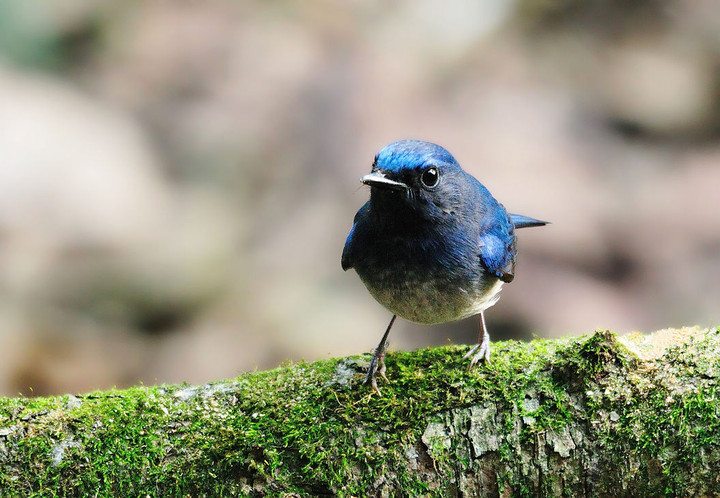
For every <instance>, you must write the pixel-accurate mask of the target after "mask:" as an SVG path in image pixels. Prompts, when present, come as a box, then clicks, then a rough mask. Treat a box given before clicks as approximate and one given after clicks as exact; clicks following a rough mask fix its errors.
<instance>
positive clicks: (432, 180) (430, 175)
mask: <svg viewBox="0 0 720 498" xmlns="http://www.w3.org/2000/svg"><path fill="white" fill-rule="evenodd" d="M420 181H421V182H422V184H423V185H424V186H426V187H428V188H432V187H435V186H437V184H438V183H439V182H440V171H438V169H437V168H436V167H435V166H431V167H429V168H427V169H426V170H425V171H423V172H422V175H420Z"/></svg>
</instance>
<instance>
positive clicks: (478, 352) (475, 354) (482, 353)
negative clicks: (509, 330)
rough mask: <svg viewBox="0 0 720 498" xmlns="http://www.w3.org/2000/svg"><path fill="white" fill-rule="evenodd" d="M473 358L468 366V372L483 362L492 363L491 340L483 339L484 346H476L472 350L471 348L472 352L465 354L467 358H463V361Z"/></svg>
mask: <svg viewBox="0 0 720 498" xmlns="http://www.w3.org/2000/svg"><path fill="white" fill-rule="evenodd" d="M471 356H472V359H471V360H470V364H469V365H468V370H471V369H472V368H473V367H475V365H477V364H478V363H480V362H481V361H483V360H484V361H485V363H490V338H489V337H487V338H483V342H482V344H475V345H474V346H473V347H472V348H470V351H468V352H467V353H465V356H463V357H462V359H463V360H467V359H468V358H470V357H471Z"/></svg>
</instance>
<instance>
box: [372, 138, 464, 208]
mask: <svg viewBox="0 0 720 498" xmlns="http://www.w3.org/2000/svg"><path fill="white" fill-rule="evenodd" d="M468 176H469V175H466V174H465V172H464V171H463V170H462V169H461V168H460V165H459V164H458V163H457V161H456V160H455V158H454V157H453V156H452V155H451V154H450V153H449V152H448V151H447V150H445V149H443V148H442V147H440V146H439V145H435V144H433V143H430V142H423V141H421V140H401V141H399V142H395V143H392V144H390V145H388V146H387V147H385V148H384V149H382V150H381V151H380V152H379V153H378V155H377V156H375V161H374V162H373V166H372V171H371V172H370V174H368V175H365V176H364V177H362V179H361V181H362V183H364V184H365V185H369V186H370V204H371V206H372V207H373V209H378V210H380V211H382V212H387V213H388V214H390V213H392V214H393V215H394V216H401V215H402V214H403V213H404V212H405V213H407V212H412V213H414V214H415V215H420V216H421V217H423V218H440V217H443V216H446V215H448V214H454V213H455V210H456V209H457V208H458V207H459V206H461V205H462V202H461V201H462V197H463V194H464V193H465V192H466V190H467V189H468V188H469V185H467V183H468Z"/></svg>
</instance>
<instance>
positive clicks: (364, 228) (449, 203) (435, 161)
mask: <svg viewBox="0 0 720 498" xmlns="http://www.w3.org/2000/svg"><path fill="white" fill-rule="evenodd" d="M361 182H362V183H363V184H365V185H368V186H370V200H369V201H368V202H367V203H365V205H364V206H362V207H361V208H360V210H359V211H358V212H357V214H356V215H355V219H354V222H353V226H352V229H351V230H350V234H349V235H348V237H347V241H346V242H345V248H344V249H343V253H342V268H343V270H349V269H350V268H354V269H355V271H356V272H357V274H358V276H359V277H360V280H362V282H363V283H364V284H365V286H366V287H367V289H368V291H370V294H372V296H373V297H374V298H375V299H376V300H377V301H378V302H379V303H380V304H382V305H383V306H384V307H385V308H387V309H388V310H389V311H390V312H391V313H392V314H393V316H392V319H391V320H390V324H389V325H388V326H387V329H386V330H385V334H384V335H383V336H382V339H381V340H380V344H378V346H377V348H376V349H375V353H374V355H373V358H372V360H371V362H370V366H369V367H368V373H367V376H366V377H365V384H366V385H367V384H369V385H370V386H372V389H373V390H374V391H375V392H377V393H378V394H379V393H380V391H379V389H378V386H377V379H376V377H377V374H378V373H379V374H380V375H381V376H382V377H383V378H384V379H385V380H386V381H387V377H386V376H385V352H386V342H387V338H388V334H389V333H390V329H391V328H392V326H393V323H395V319H396V318H397V317H398V316H400V317H402V318H405V319H406V320H410V321H412V322H416V323H424V324H435V323H444V322H449V321H453V320H459V319H461V318H466V317H469V316H473V315H477V314H479V315H480V331H479V334H478V343H477V344H476V345H475V346H473V347H472V348H471V349H470V351H469V352H468V353H467V354H466V355H465V356H464V357H463V359H467V358H470V357H471V356H472V359H471V361H470V368H472V367H473V366H475V365H476V364H477V363H478V362H480V361H481V360H485V361H489V360H490V336H489V335H488V332H487V328H486V327H485V316H484V311H485V310H486V309H487V308H489V307H490V306H492V305H493V304H495V303H496V302H497V300H498V298H499V297H500V296H499V292H500V288H501V287H502V285H503V284H504V283H509V282H512V280H513V278H514V276H515V255H516V253H517V249H516V237H515V228H524V227H535V226H542V225H545V224H547V222H545V221H540V220H536V219H534V218H529V217H527V216H521V215H516V214H508V213H507V211H505V208H504V207H503V206H502V204H500V203H498V202H497V201H496V200H495V198H494V197H493V196H492V195H491V194H490V192H489V191H488V190H487V189H486V188H485V187H484V186H483V185H482V184H481V183H480V182H479V181H477V180H476V179H475V178H474V177H472V176H471V175H469V174H468V173H466V172H465V171H463V169H462V168H461V167H460V165H459V164H458V162H457V161H456V160H455V158H454V157H453V156H452V155H450V153H449V152H448V151H447V150H445V149H444V148H442V147H440V146H439V145H435V144H433V143H429V142H424V141H421V140H401V141H399V142H395V143H392V144H390V145H388V146H387V147H385V148H384V149H382V150H381V151H380V152H379V153H378V155H377V156H375V161H374V162H373V165H372V171H371V172H370V174H368V175H365V176H363V177H362V179H361Z"/></svg>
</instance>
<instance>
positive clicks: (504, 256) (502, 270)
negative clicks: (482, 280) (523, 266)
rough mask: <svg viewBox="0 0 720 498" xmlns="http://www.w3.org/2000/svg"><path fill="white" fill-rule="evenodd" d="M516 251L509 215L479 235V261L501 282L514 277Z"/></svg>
mask: <svg viewBox="0 0 720 498" xmlns="http://www.w3.org/2000/svg"><path fill="white" fill-rule="evenodd" d="M516 252H517V249H516V238H515V227H514V224H513V220H512V219H511V218H510V216H508V217H507V218H506V219H505V220H503V221H502V222H501V223H498V224H496V225H494V226H492V227H491V228H490V229H488V230H487V231H486V232H485V233H483V234H482V235H481V236H480V262H481V263H482V265H483V266H484V267H485V269H486V270H487V271H488V272H490V273H492V274H493V275H495V276H496V277H497V278H499V279H500V280H502V281H503V282H506V283H509V282H512V280H513V279H514V278H515V254H516Z"/></svg>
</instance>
